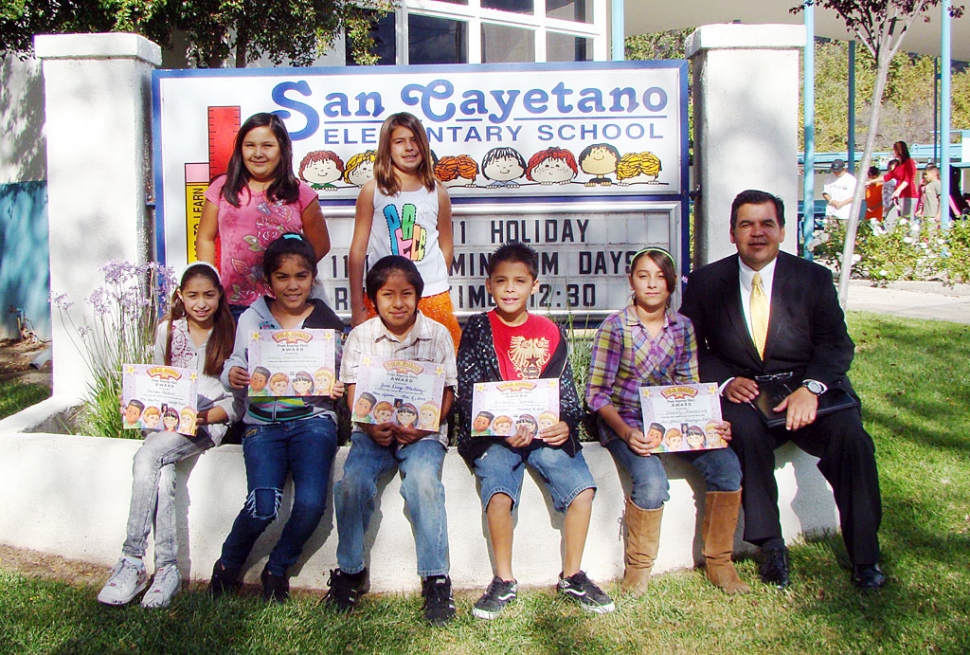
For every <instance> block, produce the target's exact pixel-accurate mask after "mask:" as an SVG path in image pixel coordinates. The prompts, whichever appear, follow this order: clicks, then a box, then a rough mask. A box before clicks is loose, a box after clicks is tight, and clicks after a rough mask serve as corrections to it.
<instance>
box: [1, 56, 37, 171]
mask: <svg viewBox="0 0 970 655" xmlns="http://www.w3.org/2000/svg"><path fill="white" fill-rule="evenodd" d="M0 80H2V83H0V184H13V183H16V182H37V181H40V180H44V179H46V177H47V170H46V169H47V161H46V154H47V152H46V143H45V141H44V81H43V79H41V74H40V62H39V61H37V60H36V59H33V58H30V59H25V60H21V59H20V58H18V57H16V56H14V55H7V56H6V57H0Z"/></svg>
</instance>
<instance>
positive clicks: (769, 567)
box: [759, 547, 791, 589]
mask: <svg viewBox="0 0 970 655" xmlns="http://www.w3.org/2000/svg"><path fill="white" fill-rule="evenodd" d="M759 572H760V573H761V581H762V582H764V583H765V584H766V585H771V586H772V587H778V588H779V589H784V588H785V587H787V586H788V585H789V583H790V582H791V580H789V578H788V549H787V548H785V547H781V548H771V549H767V550H765V549H763V550H762V551H761V568H760V570H759Z"/></svg>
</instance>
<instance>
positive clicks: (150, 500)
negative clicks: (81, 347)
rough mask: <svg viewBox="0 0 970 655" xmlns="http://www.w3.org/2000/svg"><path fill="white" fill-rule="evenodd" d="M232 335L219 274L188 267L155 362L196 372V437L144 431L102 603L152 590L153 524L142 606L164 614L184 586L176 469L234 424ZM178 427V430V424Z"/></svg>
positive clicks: (160, 334) (154, 420)
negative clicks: (227, 378)
mask: <svg viewBox="0 0 970 655" xmlns="http://www.w3.org/2000/svg"><path fill="white" fill-rule="evenodd" d="M234 328H235V325H234V323H233V320H232V314H231V313H230V312H229V304H228V303H227V302H226V295H225V293H224V292H223V290H222V285H221V284H220V283H219V273H218V272H217V271H216V269H215V268H214V267H213V266H212V265H211V264H206V263H204V262H196V263H194V264H190V265H189V267H188V268H187V269H185V273H183V274H182V279H181V283H180V284H179V288H178V289H177V290H176V291H175V294H174V296H173V297H172V311H171V312H170V313H169V315H168V316H167V317H165V318H163V319H162V321H161V322H160V324H159V326H158V331H157V332H156V334H155V356H154V362H155V364H163V365H165V366H179V367H183V368H189V369H192V370H195V371H197V372H198V376H199V377H198V394H199V395H198V415H197V416H196V417H195V422H196V425H197V426H198V430H197V431H196V434H195V437H188V436H184V435H181V434H179V433H177V432H175V431H173V430H171V429H168V428H167V429H166V430H164V431H160V432H154V431H152V432H149V431H146V432H145V441H144V443H143V444H142V446H141V448H139V449H138V452H137V453H135V461H134V465H133V466H132V485H131V509H130V510H129V512H128V532H127V538H126V539H125V544H124V546H123V547H122V549H121V553H122V556H121V559H119V560H118V563H117V564H115V567H114V568H113V569H112V570H111V577H110V578H108V582H107V583H105V585H104V588H103V589H101V592H100V593H99V594H98V601H99V602H101V603H104V604H106V605H126V604H128V603H130V602H131V601H132V600H133V599H134V598H135V596H137V595H138V594H139V593H141V591H142V590H143V589H145V587H147V586H148V573H147V572H146V571H145V565H144V563H143V562H142V558H144V556H145V548H146V545H147V541H148V533H149V532H150V531H151V529H152V525H153V524H154V526H155V580H154V581H153V582H152V586H151V588H150V589H149V590H148V593H146V594H145V596H144V598H142V601H141V604H142V606H144V607H153V608H154V607H166V606H168V604H169V603H170V602H171V600H172V598H173V597H174V596H175V594H177V593H178V592H179V589H181V587H182V579H181V576H180V575H179V571H178V563H177V555H178V536H177V534H176V530H175V463H176V462H180V461H182V460H183V459H186V458H187V457H191V456H193V455H196V454H198V453H200V452H202V451H203V450H206V449H207V448H211V447H212V446H215V445H218V443H219V442H220V441H221V440H222V437H223V435H225V433H226V425H227V423H229V422H230V421H233V420H235V418H236V411H235V410H234V407H233V398H232V396H231V395H229V394H228V393H227V392H226V391H225V390H224V389H223V388H222V384H221V383H220V382H219V374H220V373H221V372H222V368H223V363H224V362H225V361H226V358H227V357H229V353H231V352H232V347H233V337H234ZM137 402H138V401H132V403H130V404H129V407H130V406H131V404H134V403H137ZM139 404H142V403H139ZM142 405H143V404H142ZM143 406H144V405H143ZM139 412H141V410H140V409H139ZM160 417H161V412H160V410H159V409H158V408H157V407H149V408H148V409H145V411H144V414H143V418H144V420H145V425H146V426H155V425H157V424H158V422H159V419H160ZM176 417H178V414H177V413H176ZM136 418H137V417H136ZM175 422H176V424H178V419H177V418H176V421H175Z"/></svg>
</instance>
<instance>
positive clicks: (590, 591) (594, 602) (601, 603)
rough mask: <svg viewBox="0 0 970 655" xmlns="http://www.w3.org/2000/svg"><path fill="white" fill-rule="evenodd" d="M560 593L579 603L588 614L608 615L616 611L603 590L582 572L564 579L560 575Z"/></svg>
mask: <svg viewBox="0 0 970 655" xmlns="http://www.w3.org/2000/svg"><path fill="white" fill-rule="evenodd" d="M559 593H560V594H562V595H563V596H565V597H566V598H569V599H570V600H573V601H575V602H577V603H579V606H580V607H582V608H583V609H584V610H586V611H587V612H595V613H596V614H606V613H607V612H612V611H613V610H615V609H616V605H614V604H613V601H612V600H611V599H610V597H609V596H607V595H606V592H604V591H603V590H602V589H600V588H599V587H597V586H596V583H594V582H593V581H592V580H590V579H589V578H587V577H586V574H585V573H584V572H582V571H580V572H578V573H575V574H574V575H571V576H569V577H568V578H564V577H562V573H560V574H559Z"/></svg>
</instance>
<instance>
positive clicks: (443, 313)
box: [364, 291, 461, 353]
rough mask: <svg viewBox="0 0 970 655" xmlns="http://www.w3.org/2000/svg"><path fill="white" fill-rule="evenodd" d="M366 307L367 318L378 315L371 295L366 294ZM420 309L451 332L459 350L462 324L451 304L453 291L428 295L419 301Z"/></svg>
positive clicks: (456, 349)
mask: <svg viewBox="0 0 970 655" xmlns="http://www.w3.org/2000/svg"><path fill="white" fill-rule="evenodd" d="M364 307H366V308H367V318H374V317H375V316H377V310H376V309H375V308H374V303H372V302H371V301H370V296H367V295H365V296H364ZM418 309H420V310H421V313H422V314H424V315H425V316H427V317H428V318H430V319H431V320H433V321H437V322H438V323H441V324H442V325H444V326H445V327H446V328H448V332H449V333H450V334H451V339H452V341H454V342H455V352H456V353H457V352H458V342H459V341H461V326H459V325H458V319H457V318H455V308H454V306H453V305H452V304H451V292H450V291H443V292H442V293H439V294H435V295H433V296H426V297H424V298H422V299H421V300H419V301H418Z"/></svg>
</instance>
